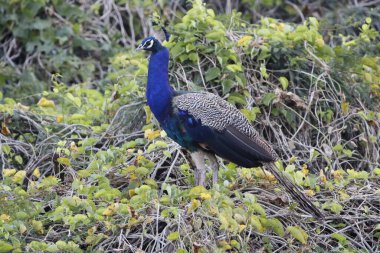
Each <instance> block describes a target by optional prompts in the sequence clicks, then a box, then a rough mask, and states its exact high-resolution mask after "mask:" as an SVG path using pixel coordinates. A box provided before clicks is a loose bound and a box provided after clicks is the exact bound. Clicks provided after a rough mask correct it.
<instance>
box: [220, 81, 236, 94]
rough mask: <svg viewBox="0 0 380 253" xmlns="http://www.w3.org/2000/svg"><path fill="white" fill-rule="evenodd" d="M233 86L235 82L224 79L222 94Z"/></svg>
mask: <svg viewBox="0 0 380 253" xmlns="http://www.w3.org/2000/svg"><path fill="white" fill-rule="evenodd" d="M234 86H235V81H233V80H231V79H224V80H223V81H222V87H223V94H227V93H228V92H230V91H231V89H232V88H233V87H234Z"/></svg>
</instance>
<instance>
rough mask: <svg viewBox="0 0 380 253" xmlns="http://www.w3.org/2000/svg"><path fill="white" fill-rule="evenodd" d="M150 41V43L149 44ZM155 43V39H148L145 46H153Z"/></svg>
mask: <svg viewBox="0 0 380 253" xmlns="http://www.w3.org/2000/svg"><path fill="white" fill-rule="evenodd" d="M148 43H149V44H148ZM153 44H154V40H147V41H146V42H145V43H144V48H151V47H152V46H153Z"/></svg>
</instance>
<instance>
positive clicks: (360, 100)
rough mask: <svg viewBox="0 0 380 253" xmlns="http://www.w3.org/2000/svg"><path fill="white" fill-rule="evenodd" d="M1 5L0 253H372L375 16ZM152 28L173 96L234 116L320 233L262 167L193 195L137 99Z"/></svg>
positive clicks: (240, 6)
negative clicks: (318, 214) (143, 45)
mask: <svg viewBox="0 0 380 253" xmlns="http://www.w3.org/2000/svg"><path fill="white" fill-rule="evenodd" d="M0 2H1V5H0V14H1V17H0V31H1V37H0V43H1V44H0V48H1V52H0V57H1V59H0V88H1V90H0V101H1V104H0V120H1V134H0V145H1V149H0V155H1V157H0V165H1V166H0V170H1V172H2V173H0V175H1V181H0V252H116V251H123V252H278V251H288V252H295V251H301V252H303V251H304V252H326V251H329V252H378V251H379V240H380V239H379V237H380V217H379V213H380V141H379V139H380V112H379V111H380V104H379V101H380V86H379V85H380V68H379V60H380V56H379V55H380V54H379V51H380V42H379V39H380V36H379V31H378V30H379V26H380V24H379V21H378V12H379V7H376V6H371V5H367V4H366V2H363V3H357V2H356V1H355V2H354V3H351V2H350V1H341V2H345V3H335V4H332V3H329V2H330V1H321V2H323V3H324V5H321V6H324V7H321V6H316V5H314V4H309V3H308V2H306V1H305V2H303V1H299V2H298V3H297V4H293V3H288V2H286V3H284V2H283V1H261V2H260V1H226V3H227V4H221V2H222V1H208V3H207V4H208V5H207V7H208V8H206V6H205V5H203V4H201V3H200V1H192V2H191V3H189V4H183V3H182V2H181V1H159V6H155V5H154V4H153V1H144V3H140V1H115V2H112V3H110V1H97V2H93V3H91V4H89V3H87V2H86V3H83V4H82V5H77V4H73V3H71V2H70V1H63V0H51V1H48V0H36V1H27V0H20V1H10V2H8V1H0ZM231 2H233V3H231ZM337 2H339V1H337ZM229 3H230V4H229ZM211 7H212V9H211ZM248 7H250V8H248ZM336 8H338V9H339V10H340V11H339V12H335V11H333V10H335V9H336ZM147 17H150V18H149V19H148V18H147ZM152 21H154V22H152ZM152 23H161V24H165V25H167V28H168V30H169V31H170V33H171V34H172V36H171V39H170V41H169V42H164V44H165V45H166V46H167V47H168V48H169V49H170V53H171V63H170V73H169V74H170V80H171V84H172V85H173V86H174V87H175V88H176V89H183V90H208V91H209V92H214V93H218V94H219V95H221V96H223V97H224V98H225V99H226V100H228V101H229V102H231V103H233V104H235V105H236V106H237V107H238V108H239V109H240V110H241V111H242V112H243V113H244V114H245V115H246V116H247V118H248V119H249V120H250V121H252V124H254V125H255V127H256V128H257V130H258V131H259V132H260V134H261V135H263V136H264V137H265V138H266V139H268V140H269V141H270V142H271V143H272V144H273V145H274V147H275V149H276V151H277V152H278V154H279V155H280V157H281V161H279V162H278V163H277V166H278V167H279V168H280V169H281V170H284V171H285V173H286V174H288V176H289V177H291V178H292V179H293V180H294V181H295V182H296V183H297V184H298V185H301V186H302V187H303V188H304V192H305V194H306V195H307V196H308V197H309V198H310V199H311V200H313V202H314V203H315V204H316V205H317V206H318V207H320V208H321V209H322V210H323V211H324V213H325V215H326V217H325V218H324V219H322V220H315V219H314V218H312V217H311V216H310V215H309V214H307V213H305V212H304V211H303V210H302V209H300V208H299V207H298V206H297V205H296V204H295V203H293V202H292V200H291V199H289V198H288V196H287V194H286V193H285V192H284V191H283V189H282V188H281V186H280V185H278V184H277V182H276V181H275V180H274V178H273V176H272V175H271V174H270V173H268V172H266V171H264V170H262V169H261V168H240V167H237V166H235V165H234V164H231V163H228V162H226V161H220V162H221V163H220V172H219V180H218V184H217V185H216V186H214V187H210V188H208V189H205V188H203V187H194V177H193V171H192V165H191V161H190V160H189V159H188V156H187V153H186V151H185V150H182V149H181V148H180V147H179V146H178V145H177V144H175V143H173V142H172V141H171V140H170V139H168V138H167V137H166V134H165V132H163V131H161V130H160V129H159V128H158V127H157V124H155V120H154V119H153V117H152V114H151V112H150V110H149V108H148V107H147V106H146V105H145V102H144V92H145V83H146V74H147V58H146V55H144V54H143V53H141V52H136V51H135V50H134V47H135V46H136V44H137V43H138V41H139V40H140V39H142V38H143V37H145V36H147V35H150V34H152V33H154V34H156V35H157V37H162V35H161V32H160V30H159V28H158V27H154V26H152ZM56 27H59V28H56ZM209 176H211V175H209ZM209 181H211V180H209Z"/></svg>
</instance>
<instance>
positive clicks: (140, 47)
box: [136, 44, 144, 51]
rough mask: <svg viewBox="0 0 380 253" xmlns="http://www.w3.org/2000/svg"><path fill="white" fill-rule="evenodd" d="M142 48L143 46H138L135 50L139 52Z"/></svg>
mask: <svg viewBox="0 0 380 253" xmlns="http://www.w3.org/2000/svg"><path fill="white" fill-rule="evenodd" d="M143 48H144V47H143V45H142V44H140V45H139V46H138V47H136V50H137V51H140V50H142V49H143Z"/></svg>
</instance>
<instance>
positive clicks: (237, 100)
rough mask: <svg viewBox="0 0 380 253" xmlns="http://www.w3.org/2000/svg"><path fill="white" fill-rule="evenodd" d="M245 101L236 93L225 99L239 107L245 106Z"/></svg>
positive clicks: (242, 96)
mask: <svg viewBox="0 0 380 253" xmlns="http://www.w3.org/2000/svg"><path fill="white" fill-rule="evenodd" d="M245 99H246V97H245V96H244V95H242V94H240V93H237V92H234V93H231V94H230V95H229V96H228V98H227V100H228V101H229V102H230V103H233V104H241V105H246V104H247V101H246V100H245Z"/></svg>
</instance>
